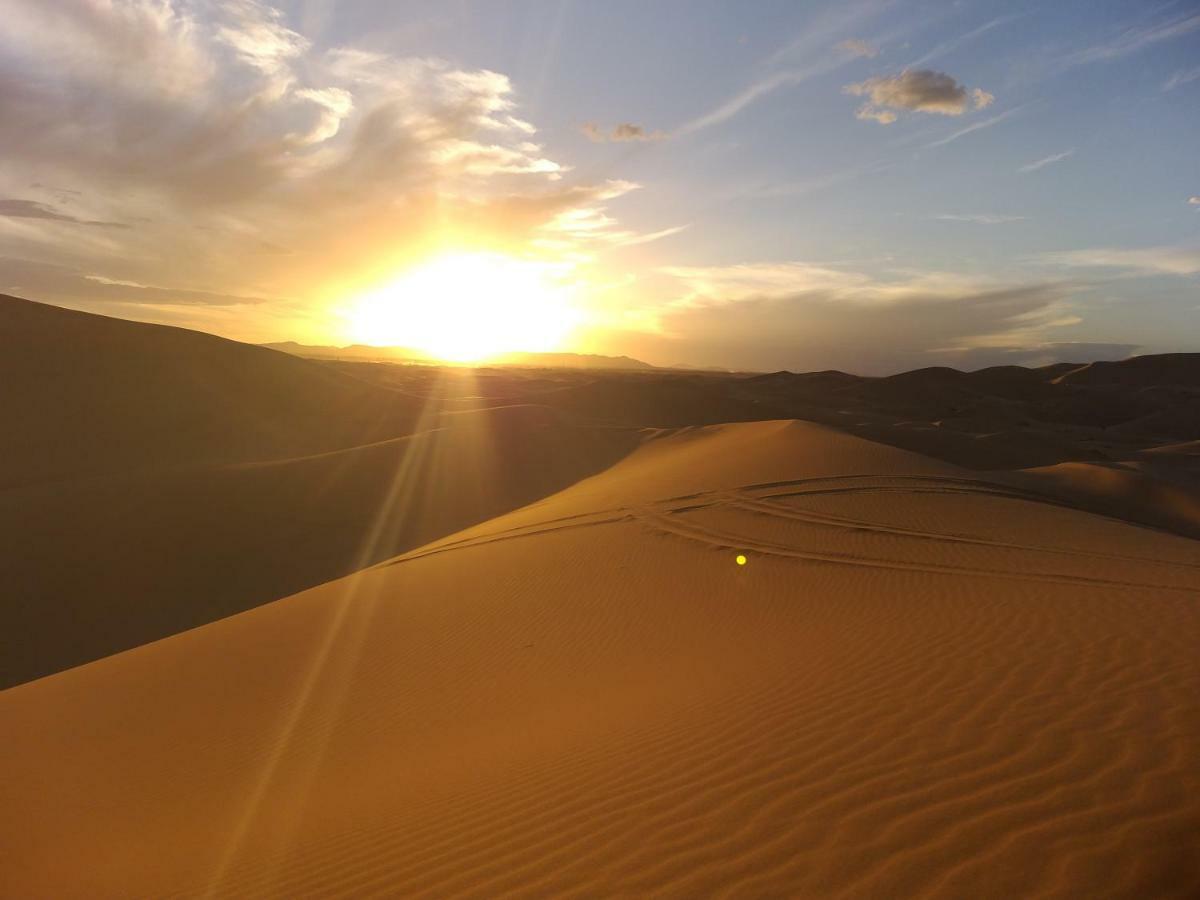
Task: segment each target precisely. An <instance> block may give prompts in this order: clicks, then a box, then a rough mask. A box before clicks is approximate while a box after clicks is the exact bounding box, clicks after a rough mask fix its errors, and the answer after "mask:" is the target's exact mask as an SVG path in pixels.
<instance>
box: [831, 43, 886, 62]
mask: <svg viewBox="0 0 1200 900" xmlns="http://www.w3.org/2000/svg"><path fill="white" fill-rule="evenodd" d="M837 47H838V49H839V50H844V51H845V52H846V53H849V54H850V55H851V56H855V57H862V58H865V59H874V58H875V57H876V56H878V55H879V48H878V47H876V46H875V45H874V44H869V43H867V42H866V41H864V40H860V39H859V38H850V39H848V40H845V41H842V42H841V43H840V44H838V45H837Z"/></svg>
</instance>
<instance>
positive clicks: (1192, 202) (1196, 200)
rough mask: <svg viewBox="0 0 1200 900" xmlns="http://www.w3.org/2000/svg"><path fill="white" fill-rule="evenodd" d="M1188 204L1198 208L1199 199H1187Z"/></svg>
mask: <svg viewBox="0 0 1200 900" xmlns="http://www.w3.org/2000/svg"><path fill="white" fill-rule="evenodd" d="M1188 203H1189V204H1191V205H1192V206H1200V197H1188Z"/></svg>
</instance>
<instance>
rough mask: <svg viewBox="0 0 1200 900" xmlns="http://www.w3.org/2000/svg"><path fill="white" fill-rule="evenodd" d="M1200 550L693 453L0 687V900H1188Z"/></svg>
mask: <svg viewBox="0 0 1200 900" xmlns="http://www.w3.org/2000/svg"><path fill="white" fill-rule="evenodd" d="M1196 548H1197V545H1196V544H1195V543H1194V542H1192V541H1189V540H1186V539H1183V538H1179V537H1174V536H1170V535H1166V534H1163V533H1160V532H1155V531H1151V530H1149V529H1144V528H1139V527H1135V526H1131V525H1127V524H1124V523H1121V522H1117V521H1114V520H1111V519H1107V518H1101V517H1099V516H1095V515H1091V514H1088V513H1085V512H1081V511H1078V510H1075V509H1071V508H1066V507H1063V506H1059V505H1056V504H1053V503H1047V502H1042V500H1041V499H1039V498H1038V497H1037V496H1036V495H1031V494H1028V493H1025V492H1024V491H1023V490H1021V489H1020V488H1017V487H1013V486H1006V485H1003V484H999V483H995V482H991V481H989V480H987V479H986V478H983V477H981V476H980V475H979V474H978V473H975V472H969V471H966V470H962V469H958V468H956V467H954V466H951V465H949V464H944V463H940V462H936V461H933V460H930V459H927V458H924V457H921V456H918V455H916V454H912V453H907V452H905V451H900V450H896V449H894V448H889V447H884V446H881V445H878V444H873V443H870V442H867V441H864V440H861V439H857V438H853V437H849V436H846V435H844V434H840V433H838V432H835V431H831V430H829V429H825V428H822V427H820V426H815V425H804V424H800V423H794V422H762V423H754V424H744V425H732V426H720V427H712V428H698V429H692V430H688V431H685V432H682V433H679V434H676V435H674V436H670V437H664V438H661V439H659V440H655V441H653V442H651V443H649V444H648V445H646V446H645V447H643V448H641V449H639V450H638V451H637V452H635V453H634V454H633V455H631V456H629V457H627V458H626V459H624V460H623V461H622V462H620V463H618V464H617V465H616V466H614V467H613V468H611V469H609V470H608V471H606V472H604V473H602V474H600V475H597V476H595V477H592V478H590V479H587V480H585V481H583V482H581V483H579V484H577V485H575V486H573V487H571V488H569V489H567V490H566V491H563V492H561V493H559V494H557V495H555V496H553V497H549V498H547V499H545V500H542V501H540V502H538V503H536V504H533V505H532V506H529V507H526V508H524V509H522V510H518V511H516V512H514V513H510V514H508V515H505V516H501V517H499V518H497V519H493V520H491V521H489V522H487V523H484V524H482V525H478V526H475V527H473V528H471V529H468V530H466V531H463V532H459V533H457V534H455V535H452V536H450V537H447V538H444V539H442V540H440V541H436V542H434V543H432V544H427V545H425V546H423V547H421V548H419V549H417V550H414V551H412V552H410V553H408V554H406V555H404V556H401V557H398V558H396V559H394V560H390V561H388V562H386V563H383V564H380V565H379V566H377V567H375V568H372V569H369V570H366V571H363V572H360V573H358V574H356V575H353V576H350V577H348V578H345V579H342V580H340V581H337V582H332V583H330V584H326V585H323V586H321V587H318V588H314V589H312V590H309V591H306V592H304V593H302V594H298V595H296V596H293V597H290V598H288V599H286V600H282V601H279V602H276V603H272V604H269V605H266V606H263V607H260V608H258V609H255V610H252V611H249V612H246V613H243V614H241V615H238V616H234V617H232V618H228V619H225V620H222V621H220V622H216V623H213V624H211V625H208V626H206V627H203V628H199V629H196V630H193V631H190V632H187V633H184V634H180V635H176V636H175V637H172V638H169V639H167V640H163V641H159V642H157V643H153V644H149V645H146V646H143V647H139V648H137V649H135V650H131V651H128V652H126V653H122V654H119V655H117V656H113V657H110V658H108V659H104V660H101V661H99V662H96V663H93V664H91V665H88V666H83V667H80V668H77V669H74V670H72V671H69V672H64V673H60V674H58V675H55V676H51V677H48V678H45V679H42V680H40V681H37V682H33V683H31V684H27V685H23V686H21V687H18V688H14V689H12V690H9V691H6V692H4V693H0V730H3V732H4V734H5V735H7V736H9V737H8V739H7V740H6V741H4V742H2V743H0V796H2V797H3V801H4V808H5V810H6V814H5V815H4V816H3V817H0V846H3V847H4V848H5V854H4V855H5V858H6V860H7V861H6V863H5V867H4V868H5V871H4V873H3V876H2V877H3V879H4V881H3V885H2V892H3V893H4V894H6V895H11V896H55V897H75V896H78V897H117V896H160V895H172V896H197V895H205V894H207V895H210V896H322V897H333V896H368V895H374V894H379V895H404V896H431V897H434V896H436V897H444V896H451V895H468V896H479V897H493V896H501V895H505V894H520V895H527V896H550V895H556V894H563V893H569V894H572V895H575V894H577V895H586V896H612V895H624V896H629V895H647V894H656V895H671V896H702V895H711V894H715V893H722V894H723V895H730V896H764V895H767V896H779V895H790V896H822V897H830V896H833V897H837V896H843V897H869V896H944V897H964V896H971V897H1014V896H1023V897H1025V896H1060V897H1079V896H1089V897H1101V896H1129V897H1132V896H1151V895H1152V896H1164V897H1169V896H1178V897H1185V896H1195V894H1196V893H1197V892H1198V891H1200V857H1198V856H1197V854H1196V853H1195V835H1196V834H1197V833H1198V830H1200V801H1198V800H1197V797H1200V771H1198V770H1197V768H1196V766H1195V760H1196V759H1197V758H1200V707H1198V702H1197V700H1196V698H1197V697H1198V696H1200V662H1198V661H1197V657H1196V655H1195V653H1194V650H1195V647H1196V646H1197V643H1198V639H1200V608H1198V607H1197V599H1198V597H1200V593H1198V592H1200V554H1198V553H1197V549H1196ZM738 552H740V553H743V554H745V555H746V556H747V557H748V561H747V564H746V565H744V566H738V565H736V564H735V562H734V555H735V553H738ZM64 861H69V864H66V865H64Z"/></svg>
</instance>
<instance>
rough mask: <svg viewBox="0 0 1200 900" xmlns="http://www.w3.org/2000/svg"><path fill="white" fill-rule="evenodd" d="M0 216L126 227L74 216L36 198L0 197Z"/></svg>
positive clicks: (125, 226) (106, 226)
mask: <svg viewBox="0 0 1200 900" xmlns="http://www.w3.org/2000/svg"><path fill="white" fill-rule="evenodd" d="M0 216H7V217H8V218H10V219H44V220H45V221H48V222H69V223H71V224H72V225H98V226H100V227H102V228H128V227H129V226H128V225H123V224H122V223H120V222H100V221H96V220H94V219H80V218H78V217H76V216H72V215H68V214H67V213H64V212H60V211H58V210H56V209H54V208H53V207H51V206H49V205H48V204H45V203H39V202H37V201H36V200H20V199H16V198H12V197H8V198H4V197H0Z"/></svg>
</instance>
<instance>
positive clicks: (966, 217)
mask: <svg viewBox="0 0 1200 900" xmlns="http://www.w3.org/2000/svg"><path fill="white" fill-rule="evenodd" d="M934 218H935V219H941V220H942V221H944V222H972V223H974V224H976V225H1007V224H1008V223H1010V222H1024V221H1025V216H1002V215H996V214H993V213H943V214H941V215H940V216H934Z"/></svg>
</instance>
